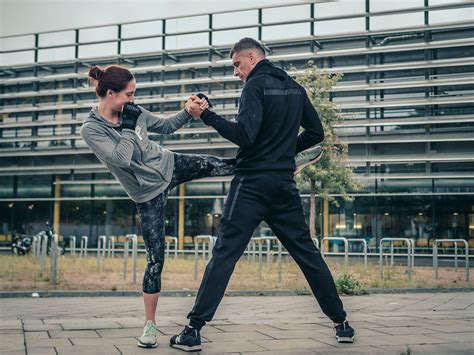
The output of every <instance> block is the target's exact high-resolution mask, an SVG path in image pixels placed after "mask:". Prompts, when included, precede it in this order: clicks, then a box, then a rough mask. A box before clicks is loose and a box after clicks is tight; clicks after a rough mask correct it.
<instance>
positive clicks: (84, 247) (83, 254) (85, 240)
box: [79, 235, 89, 258]
mask: <svg viewBox="0 0 474 355" xmlns="http://www.w3.org/2000/svg"><path fill="white" fill-rule="evenodd" d="M88 239H89V238H88V237H87V236H86V235H83V236H82V238H81V250H80V254H79V255H80V257H81V258H84V257H87V243H88Z"/></svg>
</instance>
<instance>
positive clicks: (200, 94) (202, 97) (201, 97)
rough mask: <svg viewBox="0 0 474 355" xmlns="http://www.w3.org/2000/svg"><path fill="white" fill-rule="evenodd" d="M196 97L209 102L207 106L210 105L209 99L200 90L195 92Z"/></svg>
mask: <svg viewBox="0 0 474 355" xmlns="http://www.w3.org/2000/svg"><path fill="white" fill-rule="evenodd" d="M196 96H197V97H199V98H200V99H201V100H202V99H204V100H206V101H207V103H208V104H209V107H212V104H211V100H209V98H208V97H207V96H206V95H204V94H203V93H202V92H200V93H198V94H196Z"/></svg>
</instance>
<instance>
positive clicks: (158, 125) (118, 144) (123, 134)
mask: <svg viewBox="0 0 474 355" xmlns="http://www.w3.org/2000/svg"><path fill="white" fill-rule="evenodd" d="M89 78H90V81H91V84H92V85H93V86H94V87H95V91H96V94H97V96H98V98H99V104H98V105H97V106H96V107H94V108H92V110H91V112H90V114H89V117H88V118H87V119H86V120H85V121H84V123H83V125H82V127H81V136H82V138H83V139H84V141H85V142H86V143H87V145H88V146H89V147H90V148H91V150H92V151H93V152H94V154H95V155H96V156H97V158H98V159H99V160H100V161H101V162H102V163H103V164H104V165H105V166H106V167H107V168H108V170H109V171H110V172H111V173H112V174H113V175H114V176H115V177H116V178H117V180H118V181H119V182H120V184H121V185H122V187H123V188H124V190H125V191H126V192H127V194H128V195H129V196H130V198H131V199H132V200H133V201H134V202H135V203H136V205H137V210H138V213H139V216H140V225H141V231H142V235H143V239H144V242H145V247H146V251H147V267H146V270H145V275H144V277H143V297H144V303H145V317H146V324H145V327H144V330H143V335H142V336H141V337H140V340H139V342H138V346H140V347H147V348H150V347H151V348H154V347H156V346H157V343H156V325H155V324H156V320H155V312H156V306H157V303H158V298H159V294H160V290H161V272H162V270H163V263H164V255H165V254H164V246H165V241H164V237H165V236H164V229H165V228H164V227H165V226H164V220H165V219H164V214H165V206H166V201H167V199H168V193H169V191H170V190H171V189H172V188H174V187H175V186H177V185H179V184H181V183H183V182H186V181H190V180H193V179H200V178H203V177H209V176H223V175H230V174H232V171H233V168H234V165H235V159H219V158H217V157H213V156H208V155H190V154H178V153H173V152H171V151H169V150H167V149H164V148H163V147H161V146H160V145H159V144H157V143H156V142H154V141H151V140H149V139H148V135H147V132H148V131H150V132H155V133H160V134H169V133H173V132H174V131H176V130H177V129H179V128H180V127H182V126H183V125H184V124H186V123H187V122H188V121H189V120H190V119H191V118H192V117H193V116H196V117H199V116H200V114H201V113H202V112H203V111H204V110H205V109H206V108H207V107H208V106H209V103H208V102H207V100H205V99H200V98H198V97H197V96H191V97H190V98H189V99H188V101H187V102H186V105H185V109H184V110H182V111H180V112H178V113H176V114H175V115H172V116H170V117H167V118H163V117H158V116H155V115H153V114H152V113H150V112H149V111H147V110H145V109H144V108H143V107H140V106H138V105H135V104H134V103H133V101H134V98H135V96H134V95H135V90H136V82H135V78H134V76H133V74H132V73H131V72H130V71H129V70H127V69H125V68H123V67H120V66H117V65H110V66H108V67H106V68H105V69H101V68H99V67H97V66H95V67H92V68H91V69H90V70H89Z"/></svg>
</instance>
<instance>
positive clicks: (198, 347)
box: [170, 344, 202, 353]
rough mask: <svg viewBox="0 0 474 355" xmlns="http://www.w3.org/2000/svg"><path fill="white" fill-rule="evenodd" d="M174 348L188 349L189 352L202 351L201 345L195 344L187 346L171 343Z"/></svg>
mask: <svg viewBox="0 0 474 355" xmlns="http://www.w3.org/2000/svg"><path fill="white" fill-rule="evenodd" d="M170 346H171V347H172V348H176V349H179V350H183V351H186V352H188V353H192V352H196V351H202V347H201V345H194V346H185V345H179V344H170Z"/></svg>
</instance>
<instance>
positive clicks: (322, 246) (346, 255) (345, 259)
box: [321, 237, 349, 269]
mask: <svg viewBox="0 0 474 355" xmlns="http://www.w3.org/2000/svg"><path fill="white" fill-rule="evenodd" d="M325 240H328V241H330V240H342V241H343V242H344V266H345V268H346V269H347V266H348V265H349V248H348V246H349V243H348V242H347V239H346V238H344V237H324V238H323V239H322V240H321V255H322V256H323V257H324V241H325ZM328 249H329V243H328Z"/></svg>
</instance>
